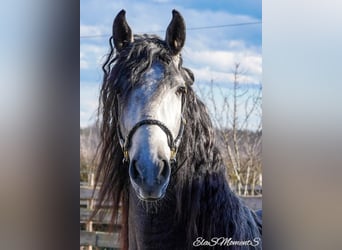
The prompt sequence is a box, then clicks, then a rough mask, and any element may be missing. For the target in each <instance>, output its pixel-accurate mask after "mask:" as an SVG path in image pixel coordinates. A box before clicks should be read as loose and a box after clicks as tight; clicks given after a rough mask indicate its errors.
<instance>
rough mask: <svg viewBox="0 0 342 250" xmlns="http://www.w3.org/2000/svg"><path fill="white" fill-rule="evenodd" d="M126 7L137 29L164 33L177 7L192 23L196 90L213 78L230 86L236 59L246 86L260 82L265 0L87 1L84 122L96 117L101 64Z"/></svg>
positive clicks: (189, 47)
mask: <svg viewBox="0 0 342 250" xmlns="http://www.w3.org/2000/svg"><path fill="white" fill-rule="evenodd" d="M121 9H125V10H126V18H127V21H128V24H129V25H130V27H131V29H132V31H133V33H135V34H143V33H151V34H156V35H159V36H160V37H162V38H164V37H165V30H166V28H167V26H168V24H169V22H170V21H171V17H172V14H171V12H172V10H173V9H177V10H178V11H179V12H180V13H181V14H182V16H183V17H184V19H185V23H186V27H187V36H186V42H185V46H184V48H183V50H182V56H183V65H184V66H185V67H187V68H190V69H191V70H192V71H193V72H194V75H195V85H196V87H195V90H196V88H197V87H198V88H201V89H202V90H203V89H206V88H208V85H209V83H210V82H211V81H213V82H214V83H215V84H216V85H218V86H220V87H222V88H229V86H230V85H231V82H232V80H233V74H232V71H233V68H234V64H235V63H240V68H241V69H242V71H243V73H242V75H241V77H240V83H241V84H242V85H245V86H260V84H261V81H262V78H261V76H262V51H261V42H262V41H261V22H262V13H261V9H262V8H261V1H259V0H244V1H241V0H240V1H237V0H232V1H226V0H216V1H209V0H197V1H189V0H182V1H180V0H146V1H139V0H129V1H113V0H112V1H108V0H82V1H81V19H80V91H81V92H80V126H81V127H86V126H89V125H91V124H93V123H94V121H95V118H96V108H97V106H98V93H99V88H100V84H101V80H102V70H101V65H102V62H103V61H104V56H105V55H106V53H108V50H109V45H108V39H109V37H110V35H111V29H112V23H113V19H114V18H115V16H116V14H117V13H118V12H119V11H120V10H121ZM240 24H242V25H240ZM230 25H233V26H230ZM234 25H235V26H234ZM217 26H218V27H217Z"/></svg>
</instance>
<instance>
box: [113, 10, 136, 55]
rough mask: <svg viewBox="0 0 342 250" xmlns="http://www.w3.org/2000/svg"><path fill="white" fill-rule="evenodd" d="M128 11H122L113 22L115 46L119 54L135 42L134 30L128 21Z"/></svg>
mask: <svg viewBox="0 0 342 250" xmlns="http://www.w3.org/2000/svg"><path fill="white" fill-rule="evenodd" d="M125 15H126V11H125V10H121V11H120V12H119V14H117V16H116V17H115V19H114V22H113V39H114V45H115V48H116V50H117V51H118V52H120V51H121V50H122V49H124V48H125V47H127V45H129V44H130V43H132V42H133V35H132V30H131V28H130V27H129V26H128V23H127V21H126V16H125Z"/></svg>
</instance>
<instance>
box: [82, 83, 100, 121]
mask: <svg viewBox="0 0 342 250" xmlns="http://www.w3.org/2000/svg"><path fill="white" fill-rule="evenodd" d="M98 97H99V85H98V84H97V83H89V82H81V88H80V125H81V127H85V126H88V125H89V124H91V123H94V122H95V119H96V110H97V107H98Z"/></svg>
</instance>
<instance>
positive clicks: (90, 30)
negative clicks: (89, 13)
mask: <svg viewBox="0 0 342 250" xmlns="http://www.w3.org/2000/svg"><path fill="white" fill-rule="evenodd" d="M104 31H105V29H103V28H102V27H100V26H96V25H84V24H81V26H80V35H81V36H96V35H101V34H103V32H104Z"/></svg>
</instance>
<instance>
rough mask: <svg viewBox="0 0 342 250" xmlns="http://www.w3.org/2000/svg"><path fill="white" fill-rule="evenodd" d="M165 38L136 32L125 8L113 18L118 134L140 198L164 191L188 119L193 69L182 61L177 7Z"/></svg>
mask: <svg viewBox="0 0 342 250" xmlns="http://www.w3.org/2000/svg"><path fill="white" fill-rule="evenodd" d="M172 15H173V17H172V20H171V22H170V24H169V26H168V28H167V31H166V37H165V39H164V40H162V39H160V38H158V37H156V36H147V35H143V36H137V35H136V36H134V35H133V33H132V31H131V28H130V27H129V25H128V23H127V21H126V18H125V11H124V10H122V11H121V12H120V13H119V14H118V15H117V16H116V18H115V19H114V23H113V40H114V46H115V48H116V51H117V60H118V61H117V63H116V65H115V66H114V67H117V68H116V69H114V75H112V76H111V77H115V78H116V80H115V81H114V83H115V84H116V85H117V88H116V90H117V91H116V107H115V109H116V111H115V112H116V116H117V136H118V138H119V140H120V145H121V148H122V151H123V155H124V162H125V163H127V164H126V165H127V166H128V173H129V178H130V183H131V186H132V187H133V189H134V191H135V193H136V195H137V196H138V197H139V199H141V200H144V201H154V200H159V199H161V198H163V197H164V195H165V193H166V189H167V187H168V184H169V181H170V177H171V172H172V171H173V168H175V166H176V158H177V150H178V146H179V144H180V142H181V139H182V134H183V130H184V126H186V121H185V119H184V117H183V112H184V109H185V108H186V94H187V89H188V88H190V85H191V84H192V82H193V74H192V73H191V71H190V70H188V69H186V68H183V67H182V58H181V54H180V52H181V50H182V48H183V46H184V43H185V23H184V20H183V18H182V16H181V15H180V13H179V12H177V11H176V10H173V12H172Z"/></svg>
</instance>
